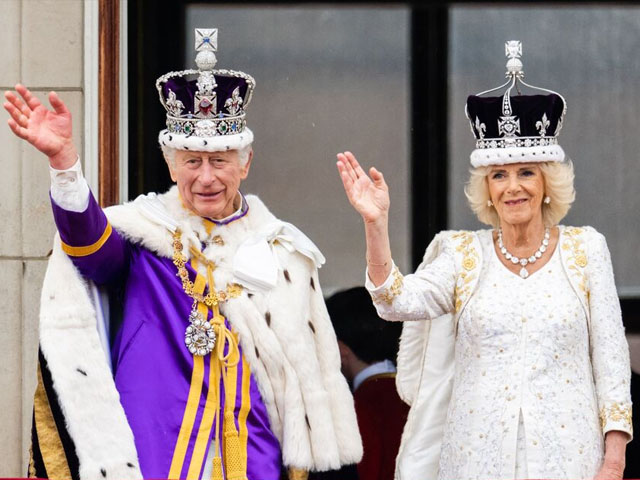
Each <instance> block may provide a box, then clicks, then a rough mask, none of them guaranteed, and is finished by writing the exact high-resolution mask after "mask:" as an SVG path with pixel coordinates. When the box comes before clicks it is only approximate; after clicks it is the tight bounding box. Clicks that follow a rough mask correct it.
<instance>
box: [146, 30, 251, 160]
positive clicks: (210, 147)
mask: <svg viewBox="0 0 640 480" xmlns="http://www.w3.org/2000/svg"><path fill="white" fill-rule="evenodd" d="M195 50H196V51H197V52H198V53H197V55H196V65H197V66H198V69H197V70H193V69H191V70H181V71H179V72H169V73H166V74H164V75H162V76H161V77H159V78H158V80H156V88H157V89H158V94H159V96H160V103H161V104H162V106H163V107H164V108H165V110H166V111H167V128H166V130H162V131H161V132H160V134H159V136H158V141H159V142H160V144H161V145H165V146H168V147H173V148H178V149H181V150H197V151H219V150H236V149H239V148H243V147H245V146H247V145H250V144H251V143H252V142H253V133H252V132H251V130H249V128H248V127H247V123H246V118H245V109H246V108H247V106H248V105H249V103H250V102H251V97H252V96H253V90H254V88H255V85H256V82H255V80H254V79H253V77H252V76H251V75H248V74H246V73H244V72H238V71H234V70H214V67H215V65H216V63H217V59H216V55H215V53H214V52H216V51H217V50H218V29H217V28H212V29H204V28H196V29H195ZM196 76H197V77H196Z"/></svg>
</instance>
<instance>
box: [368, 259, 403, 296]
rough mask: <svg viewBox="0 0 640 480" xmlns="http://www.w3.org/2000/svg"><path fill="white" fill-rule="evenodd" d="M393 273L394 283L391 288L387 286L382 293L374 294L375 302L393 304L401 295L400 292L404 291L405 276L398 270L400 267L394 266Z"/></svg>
mask: <svg viewBox="0 0 640 480" xmlns="http://www.w3.org/2000/svg"><path fill="white" fill-rule="evenodd" d="M391 274H392V275H393V284H392V285H391V286H390V287H389V288H385V289H384V290H383V291H382V292H381V293H379V294H377V295H374V296H373V302H374V303H382V302H385V303H386V304H387V305H391V304H392V303H393V299H394V298H396V297H397V296H398V295H400V293H401V292H402V284H403V283H404V277H403V276H402V274H401V273H400V271H399V270H398V267H395V266H394V267H393V271H392V272H391Z"/></svg>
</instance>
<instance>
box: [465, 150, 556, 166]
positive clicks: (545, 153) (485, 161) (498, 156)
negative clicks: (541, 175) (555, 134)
mask: <svg viewBox="0 0 640 480" xmlns="http://www.w3.org/2000/svg"><path fill="white" fill-rule="evenodd" d="M564 158H565V155H564V150H563V149H562V147H561V146H560V145H545V146H535V147H514V148H477V149H475V150H474V151H473V152H471V165H472V166H473V167H486V166H489V165H509V164H512V163H529V162H563V161H564Z"/></svg>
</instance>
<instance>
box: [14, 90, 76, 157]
mask: <svg viewBox="0 0 640 480" xmlns="http://www.w3.org/2000/svg"><path fill="white" fill-rule="evenodd" d="M16 92H18V93H19V94H20V97H22V98H20V97H19V96H18V95H16V94H15V93H14V92H5V94H4V96H5V98H6V99H7V101H6V102H5V103H4V108H5V110H7V112H9V115H11V117H10V118H9V119H8V120H7V123H8V124H9V128H11V130H12V131H13V133H15V134H16V135H17V136H18V137H20V138H22V139H24V140H26V141H27V142H29V143H30V144H31V145H33V146H34V147H36V148H37V149H38V150H40V151H41V152H42V153H44V154H45V155H46V156H47V157H49V162H50V163H51V166H52V167H53V168H57V169H60V170H64V169H66V168H69V167H71V166H73V164H74V163H75V162H76V159H77V150H76V147H75V145H74V143H73V140H72V138H71V113H70V112H69V110H68V109H67V107H66V105H65V104H64V102H63V101H62V100H61V99H60V97H58V95H57V94H56V93H55V92H50V93H49V103H51V106H52V107H53V110H49V109H48V108H47V107H45V106H44V105H43V104H42V103H41V102H40V100H38V99H37V98H36V97H35V96H34V95H33V94H32V93H31V92H30V91H29V89H27V88H26V87H25V86H23V85H16Z"/></svg>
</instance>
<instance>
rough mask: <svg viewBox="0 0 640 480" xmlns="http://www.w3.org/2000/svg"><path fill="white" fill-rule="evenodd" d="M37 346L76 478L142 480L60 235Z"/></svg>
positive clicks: (82, 285) (91, 314)
mask: <svg viewBox="0 0 640 480" xmlns="http://www.w3.org/2000/svg"><path fill="white" fill-rule="evenodd" d="M40 348H41V350H42V354H43V355H44V357H45V359H46V360H47V364H48V367H49V371H50V372H51V374H52V376H53V386H54V388H55V391H56V393H57V395H58V401H59V403H60V409H61V410H62V413H63V415H64V417H65V421H66V424H67V428H68V430H69V434H70V435H71V438H73V441H74V444H75V447H76V454H77V455H78V461H79V464H80V465H79V474H80V478H81V479H99V478H102V479H104V478H106V479H107V480H109V479H118V478H131V479H137V478H142V474H141V473H140V469H139V467H138V455H137V452H136V448H135V444H134V441H133V433H132V431H131V428H130V427H129V424H128V423H127V418H126V416H125V413H124V410H123V408H122V406H121V404H120V395H119V394H118V391H117V390H116V387H115V383H114V382H113V377H112V375H111V369H110V368H109V365H108V363H107V361H106V360H105V354H104V351H103V349H102V345H101V342H100V338H99V336H98V329H97V325H96V312H95V309H94V307H93V305H92V303H91V298H90V292H89V290H88V287H87V284H86V282H85V281H83V280H82V278H81V277H80V275H79V274H78V273H77V270H76V269H75V268H74V266H73V264H72V263H71V260H69V257H67V255H66V254H65V253H64V252H63V251H62V249H61V247H60V238H59V237H58V235H56V239H55V242H54V248H53V253H52V254H51V258H50V259H49V265H48V267H47V273H46V274H45V279H44V285H43V288H42V295H41V303H40ZM128 464H130V465H133V467H130V466H129V465H128ZM102 470H104V471H105V472H106V476H105V475H103V474H102V473H101V472H102Z"/></svg>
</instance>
